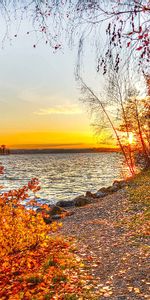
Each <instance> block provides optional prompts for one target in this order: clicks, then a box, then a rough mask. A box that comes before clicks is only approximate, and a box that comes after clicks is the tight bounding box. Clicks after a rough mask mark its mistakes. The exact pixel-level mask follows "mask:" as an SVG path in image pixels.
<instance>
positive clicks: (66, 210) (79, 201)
mask: <svg viewBox="0 0 150 300" xmlns="http://www.w3.org/2000/svg"><path fill="white" fill-rule="evenodd" d="M128 184H129V180H120V181H118V180H115V181H114V182H113V184H112V185H111V186H108V187H102V188H100V189H99V190H98V191H97V192H96V193H91V192H90V191H87V192H86V193H85V195H84V194H83V195H79V196H78V197H76V198H74V199H73V200H69V201H58V202H57V203H56V204H55V205H49V210H47V211H45V213H46V215H47V217H44V221H45V222H46V223H47V224H50V223H52V222H53V221H56V220H59V219H61V218H64V217H66V216H70V215H72V214H74V213H75V210H72V208H77V207H82V206H85V205H87V204H91V203H96V202H97V201H99V200H100V199H101V198H104V197H106V196H108V195H111V194H113V193H116V192H117V191H119V190H121V189H123V188H124V187H125V186H127V185H128ZM41 211H43V209H41V208H38V209H37V212H38V213H39V212H41Z"/></svg>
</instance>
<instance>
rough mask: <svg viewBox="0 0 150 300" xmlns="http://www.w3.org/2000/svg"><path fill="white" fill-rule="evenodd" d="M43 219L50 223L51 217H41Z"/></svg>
mask: <svg viewBox="0 0 150 300" xmlns="http://www.w3.org/2000/svg"><path fill="white" fill-rule="evenodd" d="M43 220H44V222H45V223H46V224H51V223H52V218H51V217H43Z"/></svg>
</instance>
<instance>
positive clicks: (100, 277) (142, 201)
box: [61, 171, 150, 300]
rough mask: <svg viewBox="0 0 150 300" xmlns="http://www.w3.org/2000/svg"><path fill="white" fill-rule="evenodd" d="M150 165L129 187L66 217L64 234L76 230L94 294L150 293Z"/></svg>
mask: <svg viewBox="0 0 150 300" xmlns="http://www.w3.org/2000/svg"><path fill="white" fill-rule="evenodd" d="M149 202H150V171H146V172H142V173H141V174H138V175H137V176H135V178H134V179H132V180H130V182H129V184H128V185H127V186H126V187H122V189H120V190H118V191H117V192H114V193H111V194H109V195H107V196H106V197H103V198H102V197H101V198H99V199H97V201H93V202H91V203H90V204H87V205H86V206H82V207H76V208H75V209H72V210H73V212H74V213H73V214H72V215H70V216H68V217H66V218H64V219H63V221H62V223H63V226H62V229H61V234H63V235H64V236H73V237H74V238H75V240H76V242H77V254H78V255H79V256H80V257H82V259H83V261H84V263H85V266H86V268H87V269H88V272H89V274H91V275H92V276H93V278H92V279H91V281H90V283H89V287H91V288H93V299H94V297H97V298H96V299H101V300H103V299H112V300H127V299H132V300H142V299H149V283H148V277H149V276H148V274H149V273H148V242H149V236H148V234H149V232H150V227H149V221H148V216H149Z"/></svg>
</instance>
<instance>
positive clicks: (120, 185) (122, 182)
mask: <svg viewBox="0 0 150 300" xmlns="http://www.w3.org/2000/svg"><path fill="white" fill-rule="evenodd" d="M126 185H127V182H126V181H125V180H120V181H119V180H115V181H114V182H113V186H114V187H117V188H118V189H122V188H123V187H125V186H126Z"/></svg>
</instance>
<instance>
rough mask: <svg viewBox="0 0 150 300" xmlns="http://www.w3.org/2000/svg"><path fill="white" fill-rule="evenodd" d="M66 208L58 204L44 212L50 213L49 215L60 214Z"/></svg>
mask: <svg viewBox="0 0 150 300" xmlns="http://www.w3.org/2000/svg"><path fill="white" fill-rule="evenodd" d="M65 212H66V210H64V209H62V208H61V207H59V206H57V205H56V206H53V207H52V208H51V209H50V210H49V211H47V212H46V213H47V214H49V215H51V216H54V215H60V214H62V213H65Z"/></svg>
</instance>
